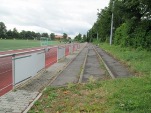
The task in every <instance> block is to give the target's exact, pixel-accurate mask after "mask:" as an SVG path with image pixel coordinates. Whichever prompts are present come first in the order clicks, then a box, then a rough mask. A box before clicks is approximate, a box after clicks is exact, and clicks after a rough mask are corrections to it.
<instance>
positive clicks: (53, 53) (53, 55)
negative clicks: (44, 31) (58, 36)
mask: <svg viewBox="0 0 151 113" xmlns="http://www.w3.org/2000/svg"><path fill="white" fill-rule="evenodd" d="M56 62H57V47H53V48H49V49H48V51H46V54H45V67H46V68H48V67H49V66H51V65H53V64H54V63H56Z"/></svg>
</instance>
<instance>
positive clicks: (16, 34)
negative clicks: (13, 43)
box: [12, 28, 19, 38]
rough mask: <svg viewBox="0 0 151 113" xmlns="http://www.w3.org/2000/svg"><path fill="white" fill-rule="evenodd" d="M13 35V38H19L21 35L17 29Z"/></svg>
mask: <svg viewBox="0 0 151 113" xmlns="http://www.w3.org/2000/svg"><path fill="white" fill-rule="evenodd" d="M12 33H13V35H12V37H13V38H19V33H18V31H17V29H16V28H14V29H13V31H12Z"/></svg>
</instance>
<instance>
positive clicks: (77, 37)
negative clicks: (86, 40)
mask: <svg viewBox="0 0 151 113" xmlns="http://www.w3.org/2000/svg"><path fill="white" fill-rule="evenodd" d="M74 40H75V41H79V42H80V41H81V40H82V35H81V34H80V33H79V34H78V35H77V36H76V37H75V38H74Z"/></svg>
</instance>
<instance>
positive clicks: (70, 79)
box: [51, 48, 88, 86]
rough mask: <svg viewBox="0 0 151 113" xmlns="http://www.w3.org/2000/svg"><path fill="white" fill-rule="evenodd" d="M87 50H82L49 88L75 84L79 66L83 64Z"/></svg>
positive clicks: (78, 75)
mask: <svg viewBox="0 0 151 113" xmlns="http://www.w3.org/2000/svg"><path fill="white" fill-rule="evenodd" d="M87 49H88V48H84V49H83V50H82V51H81V53H80V54H79V55H78V56H77V57H76V58H75V59H74V61H73V62H72V63H71V64H70V65H69V66H68V67H67V68H66V69H65V70H63V72H62V73H61V74H60V75H59V76H58V77H57V79H56V80H55V81H54V82H53V83H52V84H51V86H65V85H67V84H68V83H77V82H78V80H79V77H80V70H81V66H82V65H83V63H84V59H85V56H86V54H87Z"/></svg>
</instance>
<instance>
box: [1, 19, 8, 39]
mask: <svg viewBox="0 0 151 113" xmlns="http://www.w3.org/2000/svg"><path fill="white" fill-rule="evenodd" d="M6 32H7V30H6V26H5V24H4V23H3V22H0V38H6Z"/></svg>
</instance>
